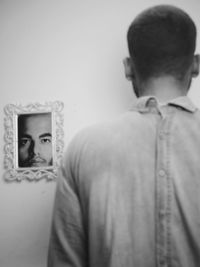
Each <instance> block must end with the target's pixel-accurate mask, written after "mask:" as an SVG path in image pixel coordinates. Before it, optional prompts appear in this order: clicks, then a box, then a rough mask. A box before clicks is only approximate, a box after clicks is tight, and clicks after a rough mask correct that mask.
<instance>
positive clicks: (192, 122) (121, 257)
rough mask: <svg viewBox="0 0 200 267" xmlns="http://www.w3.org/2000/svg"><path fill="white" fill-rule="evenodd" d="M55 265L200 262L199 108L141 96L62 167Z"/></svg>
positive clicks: (194, 266) (190, 265)
mask: <svg viewBox="0 0 200 267" xmlns="http://www.w3.org/2000/svg"><path fill="white" fill-rule="evenodd" d="M48 266H49V267H64V266H65V267H67V266H70V267H72V266H73V267H162V266H163V267H164V266H165V267H198V266H200V111H199V110H198V109H197V108H196V107H195V106H194V105H193V104H192V102H191V101H190V100H189V98H188V97H180V98H177V99H175V100H173V101H170V102H169V103H168V104H167V105H163V106H160V105H159V104H158V101H157V100H156V99H155V98H154V97H142V98H139V99H138V101H137V103H136V105H134V107H133V108H132V109H131V110H129V111H128V112H126V113H125V114H123V115H121V116H120V117H119V118H117V119H116V120H114V121H112V122H110V123H106V124H103V125H99V126H92V127H89V129H85V130H83V131H81V132H80V133H79V134H77V135H76V137H74V139H73V140H72V141H71V143H70V145H69V146H68V149H67V152H66V154H65V157H64V159H63V162H62V167H61V168H60V172H59V178H58V184H57V191H56V196H55V206H54V212H53V224H52V232H51V238H50V245H49V257H48Z"/></svg>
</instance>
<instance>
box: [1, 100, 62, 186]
mask: <svg viewBox="0 0 200 267" xmlns="http://www.w3.org/2000/svg"><path fill="white" fill-rule="evenodd" d="M63 107H64V104H63V102H61V101H54V102H47V103H44V104H40V103H32V104H29V105H27V106H22V105H15V104H8V105H6V106H5V108H4V112H5V119H4V128H5V135H4V139H5V145H4V153H5V154H4V168H5V173H4V178H5V180H7V181H14V180H16V181H21V180H24V179H28V180H40V179H42V178H46V179H47V180H54V179H55V178H56V177H57V169H58V166H59V164H60V160H61V157H62V154H63V148H64V130H63V124H64V120H63V114H62V111H63ZM29 113H30V114H34V113H36V114H37V113H51V115H52V116H51V117H52V145H53V165H52V166H48V167H37V168H36V167H28V168H24V167H21V168H20V167H18V155H17V151H18V148H17V141H18V140H17V138H18V136H17V135H18V134H17V131H18V125H17V118H18V116H19V115H21V114H29Z"/></svg>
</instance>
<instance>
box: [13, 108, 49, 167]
mask: <svg viewBox="0 0 200 267" xmlns="http://www.w3.org/2000/svg"><path fill="white" fill-rule="evenodd" d="M18 127H19V128H18V158H19V167H46V166H51V165H52V134H51V133H52V127H51V114H50V113H38V114H37V113H35V114H22V115H19V117H18Z"/></svg>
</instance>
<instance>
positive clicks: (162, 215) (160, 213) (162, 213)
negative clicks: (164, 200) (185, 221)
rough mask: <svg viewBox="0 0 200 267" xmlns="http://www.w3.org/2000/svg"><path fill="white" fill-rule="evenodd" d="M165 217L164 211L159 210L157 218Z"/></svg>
mask: <svg viewBox="0 0 200 267" xmlns="http://www.w3.org/2000/svg"><path fill="white" fill-rule="evenodd" d="M164 216H165V211H164V210H160V211H159V217H160V218H163V217H164Z"/></svg>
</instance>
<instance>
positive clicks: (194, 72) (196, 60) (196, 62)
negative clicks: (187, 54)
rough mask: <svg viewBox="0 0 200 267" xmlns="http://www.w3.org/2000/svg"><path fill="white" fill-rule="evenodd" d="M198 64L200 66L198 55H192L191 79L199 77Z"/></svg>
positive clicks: (199, 56)
mask: <svg viewBox="0 0 200 267" xmlns="http://www.w3.org/2000/svg"><path fill="white" fill-rule="evenodd" d="M199 64H200V55H199V54H197V55H194V58H193V63H192V71H191V73H192V77H197V76H198V75H199Z"/></svg>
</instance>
